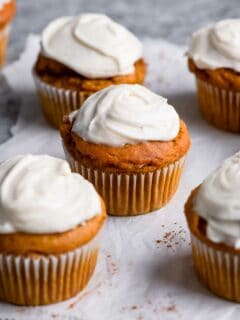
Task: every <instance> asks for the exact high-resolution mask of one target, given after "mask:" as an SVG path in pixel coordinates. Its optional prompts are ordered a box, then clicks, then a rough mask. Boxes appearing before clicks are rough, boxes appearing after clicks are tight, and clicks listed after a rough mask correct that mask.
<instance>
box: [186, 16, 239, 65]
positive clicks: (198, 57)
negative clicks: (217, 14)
mask: <svg viewBox="0 0 240 320" xmlns="http://www.w3.org/2000/svg"><path fill="white" fill-rule="evenodd" d="M189 56H190V57H191V58H192V59H193V60H194V62H195V63H196V65H197V67H198V68H200V69H217V68H230V69H233V70H236V71H240V19H227V20H222V21H219V22H217V23H215V24H213V25H210V26H207V27H204V28H202V29H200V30H199V31H197V32H195V33H194V34H193V35H192V38H191V41H190V48H189Z"/></svg>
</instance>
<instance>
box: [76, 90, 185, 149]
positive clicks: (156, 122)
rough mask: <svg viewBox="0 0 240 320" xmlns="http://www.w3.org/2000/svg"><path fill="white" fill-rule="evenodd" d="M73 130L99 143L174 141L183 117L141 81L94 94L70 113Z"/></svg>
mask: <svg viewBox="0 0 240 320" xmlns="http://www.w3.org/2000/svg"><path fill="white" fill-rule="evenodd" d="M70 119H71V120H72V121H73V129H72V130H73V132H74V133H76V134H77V135H78V136H79V137H81V138H82V139H84V140H86V141H89V142H93V143H96V144H105V145H110V146H123V145H125V144H136V143H141V142H144V141H156V140H157V141H171V140H173V139H174V138H176V136H177V135H178V133H179V127H180V120H179V116H178V114H177V113H176V111H175V109H174V108H173V107H172V106H171V105H169V104H168V103H167V99H165V98H163V97H161V96H158V95H157V94H155V93H153V92H151V91H150V90H148V89H147V88H145V87H143V86H141V85H117V86H110V87H108V88H106V89H103V90H101V91H99V92H97V93H95V94H94V95H91V96H90V97H89V98H88V99H87V100H86V101H85V103H84V104H83V106H82V107H81V108H80V109H79V110H78V111H77V112H75V113H74V114H72V115H70Z"/></svg>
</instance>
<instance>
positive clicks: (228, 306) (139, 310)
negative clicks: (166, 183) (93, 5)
mask: <svg viewBox="0 0 240 320" xmlns="http://www.w3.org/2000/svg"><path fill="white" fill-rule="evenodd" d="M37 44H38V38H36V37H34V36H32V37H30V38H29V39H28V43H27V50H26V51H25V53H24V54H23V55H22V57H21V59H20V61H19V62H16V63H14V64H13V65H12V66H9V67H8V68H6V70H5V74H6V76H7V78H8V80H9V82H10V84H11V86H12V87H13V88H14V89H15V90H16V91H17V93H18V94H19V95H20V96H21V98H22V107H21V114H20V116H19V120H18V123H17V125H16V126H15V128H14V129H13V132H14V133H15V134H16V133H17V135H15V136H14V137H13V138H12V139H10V140H9V141H8V142H7V143H5V144H4V145H2V146H0V160H3V159H6V158H8V157H10V156H13V155H16V154H18V153H28V152H32V153H43V152H45V153H49V154H50V155H53V156H58V157H64V155H63V151H62V147H61V141H60V139H59V134H58V132H57V130H55V129H51V128H50V127H49V126H48V125H47V123H46V122H45V120H44V119H43V117H42V115H41V112H40V110H39V106H38V102H37V98H36V94H35V91H34V87H33V81H32V78H31V73H30V70H31V66H32V64H33V60H34V59H35V55H36V53H37V51H38V45H37ZM144 45H145V48H146V52H145V56H146V58H147V61H148V63H149V70H148V71H149V77H148V80H147V82H146V85H147V86H149V87H150V89H152V90H153V91H156V92H157V93H159V94H161V95H163V96H166V97H168V98H169V103H170V104H172V105H173V106H175V107H176V110H177V111H178V112H179V113H180V115H181V116H182V117H183V119H185V121H186V122H187V124H188V126H189V128H190V133H191V136H192V148H191V151H190V154H189V156H188V159H187V163H186V168H185V172H184V175H183V178H182V181H181V185H180V188H179V190H178V192H177V194H176V195H175V197H174V198H173V200H172V201H171V203H170V204H169V205H167V206H166V207H165V208H164V209H162V210H160V212H155V213H152V214H149V215H145V216H141V217H135V218H126V219H125V218H109V219H108V223H107V224H106V227H105V236H104V239H103V246H102V255H101V258H100V260H99V263H98V267H97V270H96V273H95V275H94V277H93V278H92V280H91V282H90V284H89V286H88V287H87V288H86V289H85V291H84V292H83V293H81V294H80V295H79V296H78V297H75V298H73V299H72V300H71V301H67V302H64V303H61V304H58V305H53V306H48V307H38V308H24V307H15V306H10V305H8V304H0V318H2V319H5V318H11V319H16V320H18V319H19V320H20V319H21V320H22V319H24V320H28V319H34V320H35V319H38V320H41V319H44V320H48V319H61V320H96V319H99V320H102V319H103V320H108V319H109V320H120V319H124V320H128V319H129V320H130V319H131V320H132V319H134V320H152V319H153V320H155V319H161V320H165V319H166V320H168V319H169V320H171V319H184V320H202V319H207V320H216V319H218V320H226V319H233V320H235V319H237V318H238V317H239V315H240V306H238V305H237V304H234V303H231V302H227V301H224V300H221V299H219V298H217V297H215V296H213V295H212V294H211V293H210V292H208V291H207V290H206V289H205V288H204V287H203V286H202V285H201V284H200V283H199V282H198V280H197V279H196V277H195V273H194V270H193V266H192V260H191V253H190V245H189V235H188V231H187V229H186V223H185V218H184V215H183V205H184V203H185V200H186V198H187V196H188V195H189V193H190V191H191V189H192V188H194V187H195V186H196V185H197V184H199V183H200V182H201V181H202V180H203V179H204V178H205V177H206V175H207V174H208V173H209V172H210V171H211V170H213V169H214V168H215V167H216V166H217V165H219V163H220V162H221V161H222V160H223V159H224V158H226V157H228V156H230V155H232V154H233V153H235V152H236V151H238V150H239V149H240V139H239V136H237V135H233V134H228V133H225V132H222V131H219V130H217V129H214V128H212V127H210V126H209V125H208V124H206V123H205V122H204V121H203V120H202V119H201V117H200V115H199V112H198V108H197V100H196V96H195V88H194V81H193V77H192V76H191V74H190V73H189V72H188V70H187V67H186V58H185V57H184V52H185V49H183V48H179V47H176V46H174V45H171V44H169V43H166V42H164V41H145V42H144ZM166 232H169V233H170V234H169V235H168V234H167V237H166V238H164V235H165V236H166ZM157 240H160V243H156V241H157ZM71 303H73V305H71Z"/></svg>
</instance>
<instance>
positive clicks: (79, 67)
mask: <svg viewBox="0 0 240 320" xmlns="http://www.w3.org/2000/svg"><path fill="white" fill-rule="evenodd" d="M42 48H43V54H44V55H45V56H47V57H50V58H52V59H54V60H56V61H58V62H60V63H62V64H64V65H66V66H68V67H69V68H70V69H72V70H74V71H76V72H77V73H79V74H81V75H83V76H85V77H88V78H108V77H112V76H117V75H126V74H131V73H133V72H134V64H135V62H136V61H137V60H138V59H140V58H141V57H142V45H141V43H140V42H139V40H138V39H137V38H136V37H135V36H134V35H133V34H132V33H131V32H129V31H128V30H127V29H126V28H124V27H123V26H121V25H119V24H117V23H116V22H114V21H113V20H111V19H110V18H108V17H107V16H105V15H103V14H91V13H86V14H82V15H80V16H78V17H62V18H59V19H57V20H55V21H53V22H51V23H50V24H49V25H48V26H47V27H46V28H45V29H44V31H43V33H42Z"/></svg>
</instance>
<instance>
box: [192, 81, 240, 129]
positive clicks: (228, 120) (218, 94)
mask: <svg viewBox="0 0 240 320" xmlns="http://www.w3.org/2000/svg"><path fill="white" fill-rule="evenodd" d="M196 82H197V91H198V99H199V105H200V109H201V112H202V114H203V117H204V118H205V119H206V120H207V121H208V122H209V123H211V124H213V125H214V126H216V127H217V128H219V129H223V130H227V131H231V132H240V92H238V91H232V90H225V89H221V88H218V87H216V86H213V85H212V84H210V83H209V82H206V81H203V80H201V79H199V78H197V79H196Z"/></svg>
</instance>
